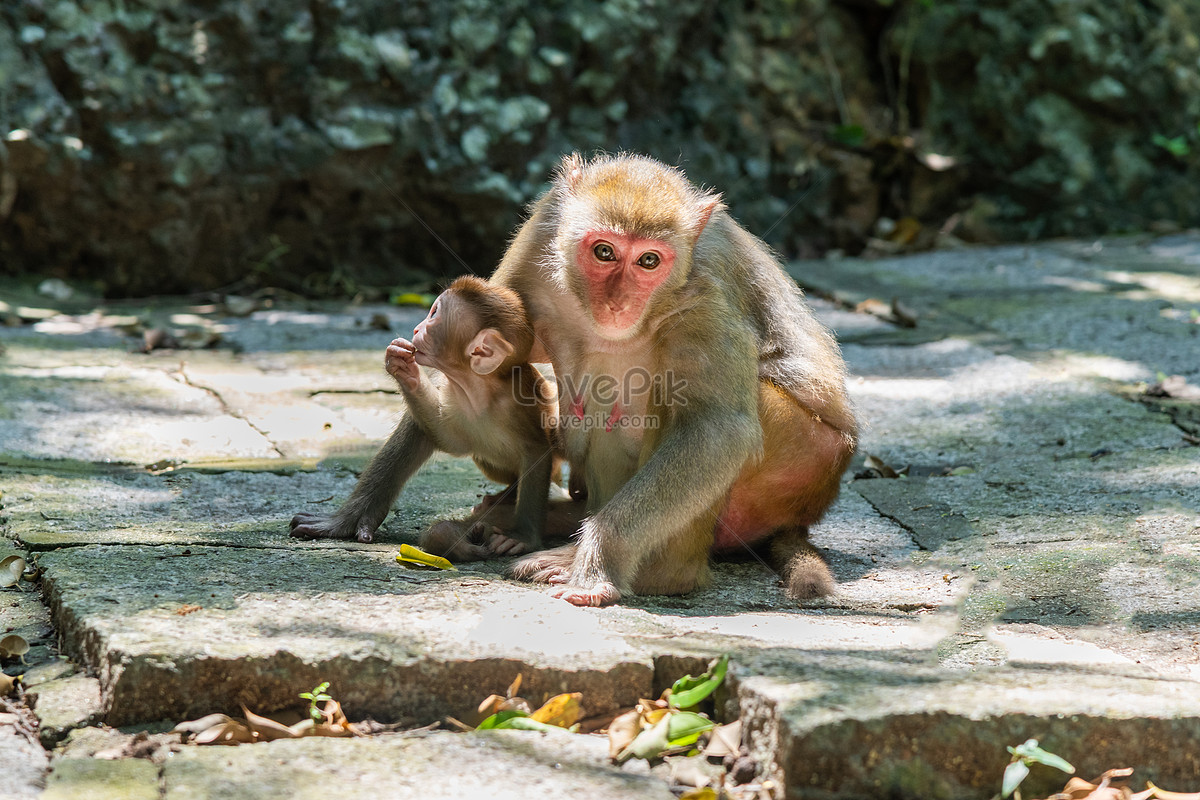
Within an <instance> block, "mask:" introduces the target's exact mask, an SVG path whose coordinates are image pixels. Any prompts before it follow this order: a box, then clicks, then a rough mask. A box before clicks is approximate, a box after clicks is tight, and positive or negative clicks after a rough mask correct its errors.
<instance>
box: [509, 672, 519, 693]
mask: <svg viewBox="0 0 1200 800" xmlns="http://www.w3.org/2000/svg"><path fill="white" fill-rule="evenodd" d="M519 691H521V673H519V672H518V673H517V677H515V678H513V682H512V683H510V684H509V685H508V696H509V697H516V696H517V692H519Z"/></svg>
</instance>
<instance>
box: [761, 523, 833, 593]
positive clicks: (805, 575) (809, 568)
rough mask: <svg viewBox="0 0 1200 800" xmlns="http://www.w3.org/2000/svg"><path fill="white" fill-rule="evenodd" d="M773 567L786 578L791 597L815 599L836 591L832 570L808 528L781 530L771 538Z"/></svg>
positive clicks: (785, 589) (785, 583)
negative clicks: (810, 537) (810, 535)
mask: <svg viewBox="0 0 1200 800" xmlns="http://www.w3.org/2000/svg"><path fill="white" fill-rule="evenodd" d="M770 557H771V562H772V563H771V566H772V567H774V568H775V570H776V571H777V572H778V573H779V575H780V577H781V578H783V586H784V592H785V593H786V594H787V596H788V597H789V598H790V599H792V600H812V599H813V598H815V597H825V596H827V595H831V594H833V588H834V580H833V573H831V572H830V571H829V565H828V564H826V563H825V559H824V558H822V557H821V554H820V552H818V551H817V548H815V547H813V545H812V543H811V542H810V541H808V528H807V527H804V526H802V525H798V526H796V527H794V528H786V529H784V530H781V531H778V532H777V533H776V534H775V535H774V536H773V537H772V539H771V550H770Z"/></svg>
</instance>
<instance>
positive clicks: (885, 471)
mask: <svg viewBox="0 0 1200 800" xmlns="http://www.w3.org/2000/svg"><path fill="white" fill-rule="evenodd" d="M863 467H865V468H866V469H869V470H872V471H874V472H878V473H879V474H880V475H881V476H882V477H884V478H899V477H900V473H899V472H897V471H896V470H894V469H892V468H891V467H889V466H888V465H887V464H885V463H884V461H883V459H881V458H878V457H876V456H872V455H868V456H867V458H866V460H865V461H863Z"/></svg>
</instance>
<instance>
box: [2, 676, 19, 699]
mask: <svg viewBox="0 0 1200 800" xmlns="http://www.w3.org/2000/svg"><path fill="white" fill-rule="evenodd" d="M16 685H17V679H16V678H14V677H13V676H12V675H5V674H4V673H3V672H0V697H5V696H6V695H9V694H12V690H13V689H14V688H16Z"/></svg>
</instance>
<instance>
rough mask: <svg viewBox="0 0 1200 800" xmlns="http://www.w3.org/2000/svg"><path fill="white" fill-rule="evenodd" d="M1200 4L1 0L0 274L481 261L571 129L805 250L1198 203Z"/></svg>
mask: <svg viewBox="0 0 1200 800" xmlns="http://www.w3.org/2000/svg"><path fill="white" fill-rule="evenodd" d="M1198 32H1200V3H1196V2H1195V1H1194V0H1156V1H1155V2H1150V3H1148V2H1144V0H912V1H911V2H908V1H906V0H840V1H836V2H835V1H834V0H763V2H760V3H756V4H745V3H741V2H733V1H732V0H671V2H662V0H658V1H655V0H640V1H639V0H613V1H612V2H605V3H586V2H580V0H565V2H558V3H545V4H533V5H530V4H527V3H525V2H516V0H499V1H493V0H487V1H485V0H454V1H453V2H448V1H444V2H408V1H405V2H397V0H353V1H351V0H309V2H307V3H293V2H289V1H288V0H236V1H235V0H74V1H70V0H22V2H19V3H11V2H6V3H3V4H2V5H0V272H3V273H9V274H14V273H15V274H27V275H30V276H38V277H45V276H53V277H60V278H64V279H68V280H73V281H77V282H82V283H85V284H87V285H90V286H91V287H92V288H93V289H94V290H95V291H98V292H102V293H105V294H108V295H120V294H135V295H136V294H146V293H156V292H176V291H194V290H206V289H212V288H216V287H229V286H231V285H232V286H236V287H240V288H245V287H251V288H253V287H256V286H264V285H274V286H281V287H284V288H288V289H292V290H296V291H302V292H305V293H309V294H324V293H335V294H342V293H356V292H363V291H366V292H367V293H371V292H378V291H379V290H380V289H381V288H382V289H384V290H386V289H388V288H394V287H398V286H414V287H415V286H419V285H420V284H422V282H428V280H429V276H431V275H435V276H436V275H453V274H458V273H462V272H464V271H466V270H467V269H468V268H469V269H471V270H474V271H477V272H487V271H488V270H490V269H491V267H492V265H493V264H494V263H495V262H496V260H497V259H498V257H499V255H500V253H501V251H502V249H503V247H504V244H505V242H506V239H507V237H508V235H509V233H510V232H511V230H512V228H513V226H514V225H515V224H516V223H517V222H518V221H519V219H520V216H521V209H522V206H523V204H525V203H526V202H528V201H529V200H531V199H532V198H534V197H535V196H537V194H538V193H539V192H540V190H541V189H542V188H543V186H544V185H545V181H546V178H547V175H548V173H549V172H550V171H551V170H552V169H553V168H554V166H555V164H556V163H557V161H558V158H559V157H560V156H561V154H563V153H565V152H569V151H571V150H573V149H578V150H582V151H592V150H596V149H603V150H609V151H615V150H622V149H629V150H636V151H641V152H647V153H650V154H652V155H655V156H657V157H658V158H661V159H663V160H665V161H667V162H670V163H675V164H679V165H680V166H682V167H684V168H685V169H686V171H687V172H688V174H689V176H691V177H692V178H693V179H694V180H696V181H697V182H701V183H705V184H708V185H711V186H715V187H717V188H719V189H721V190H722V191H724V192H725V194H726V198H727V200H728V203H729V205H730V207H731V210H732V211H733V213H734V215H735V216H736V217H738V218H739V219H740V220H741V221H742V222H743V223H745V224H746V225H747V226H748V227H749V228H750V229H751V230H754V231H755V232H757V233H759V234H760V235H764V236H765V238H767V239H768V241H770V242H771V243H772V244H773V245H774V246H776V247H777V248H779V249H780V250H781V251H782V252H784V253H785V254H787V255H813V254H818V253H821V252H825V251H828V250H830V249H840V250H842V251H845V252H849V253H858V252H861V251H863V250H864V249H865V250H867V251H869V252H870V251H894V250H899V249H920V248H926V247H932V246H939V245H942V246H945V245H949V244H953V243H955V242H957V241H962V240H965V241H996V240H1014V239H1018V240H1019V239H1026V238H1031V237H1047V236H1056V235H1066V234H1069V235H1089V234H1098V233H1111V232H1121V231H1128V230H1145V229H1172V228H1178V227H1185V226H1190V225H1195V224H1198V223H1200V130H1198V128H1197V122H1198V121H1200V37H1198Z"/></svg>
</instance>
